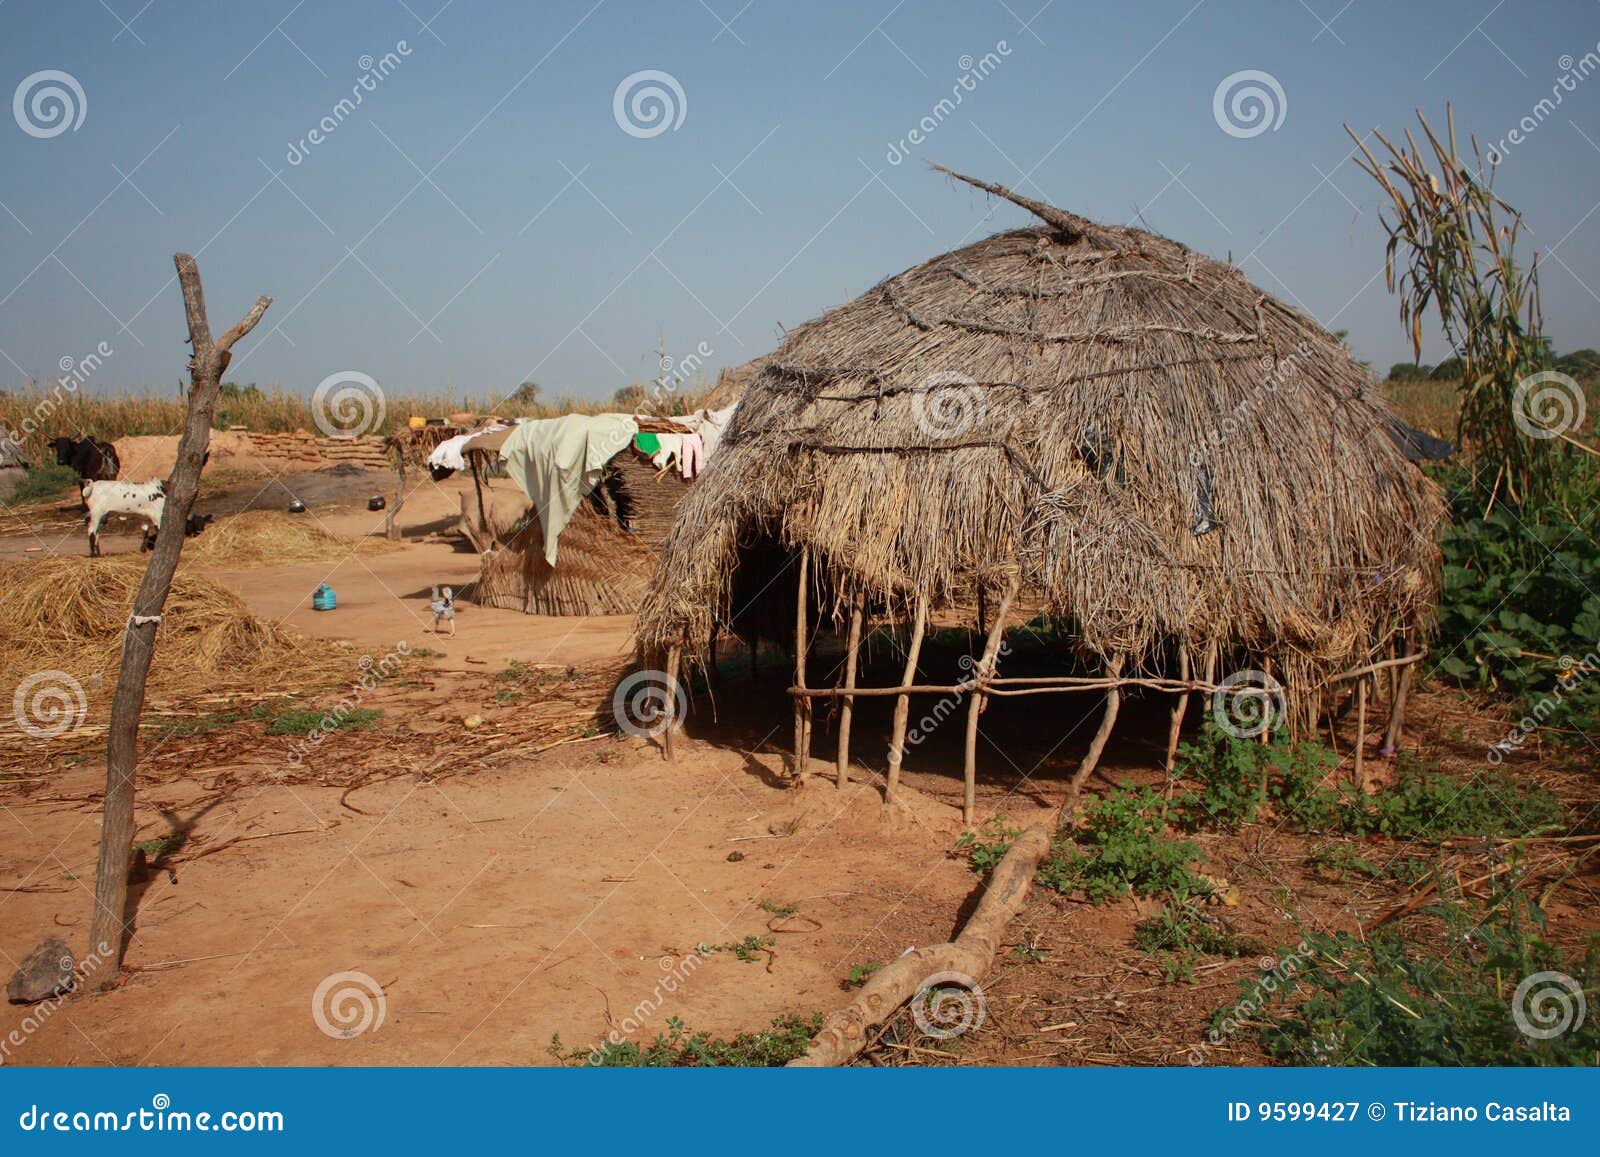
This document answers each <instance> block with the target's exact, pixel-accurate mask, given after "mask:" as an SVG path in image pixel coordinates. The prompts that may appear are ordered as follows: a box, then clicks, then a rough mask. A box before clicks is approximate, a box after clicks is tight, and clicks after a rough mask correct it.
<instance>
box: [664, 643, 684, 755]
mask: <svg viewBox="0 0 1600 1157" xmlns="http://www.w3.org/2000/svg"><path fill="white" fill-rule="evenodd" d="M680 656H681V652H680V651H679V650H678V648H677V647H672V648H670V649H668V651H667V687H666V693H667V705H666V713H667V729H666V730H665V731H663V732H662V733H661V746H662V749H663V750H664V752H665V753H666V757H667V762H668V763H677V762H678V751H677V748H676V746H675V745H674V743H673V737H672V733H673V732H675V731H676V730H678V665H679V662H680Z"/></svg>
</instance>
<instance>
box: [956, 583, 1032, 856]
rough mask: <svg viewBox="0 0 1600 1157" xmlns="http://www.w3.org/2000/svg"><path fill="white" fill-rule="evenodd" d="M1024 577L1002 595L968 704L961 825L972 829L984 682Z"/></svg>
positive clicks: (998, 652) (998, 651)
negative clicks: (1012, 603)
mask: <svg viewBox="0 0 1600 1157" xmlns="http://www.w3.org/2000/svg"><path fill="white" fill-rule="evenodd" d="M1021 582H1022V580H1021V579H1020V578H1014V579H1012V580H1011V585H1010V586H1008V587H1007V588H1006V593H1005V594H1004V595H1003V596H1001V599H1000V607H999V609H998V610H996V611H995V613H994V623H993V625H991V626H990V628H989V639H988V642H986V643H985V644H984V646H983V657H982V658H981V659H979V660H978V665H977V667H976V668H975V669H974V670H973V675H974V677H975V681H976V684H977V686H975V687H974V688H973V691H972V699H971V701H969V702H968V704H967V743H966V759H965V763H964V764H963V767H962V773H961V774H962V784H963V788H962V793H961V822H962V823H964V824H966V825H967V826H968V827H971V826H972V821H973V815H974V813H975V812H976V811H977V803H978V716H979V715H981V714H983V690H982V687H983V681H984V680H985V679H987V678H988V677H989V676H990V675H993V674H994V670H995V664H996V663H997V662H998V661H999V654H1000V638H1001V636H1002V635H1004V634H1005V630H1006V616H1007V615H1008V614H1010V612H1011V601H1012V600H1013V599H1015V598H1016V597H1017V588H1018V587H1019V586H1020V585H1021Z"/></svg>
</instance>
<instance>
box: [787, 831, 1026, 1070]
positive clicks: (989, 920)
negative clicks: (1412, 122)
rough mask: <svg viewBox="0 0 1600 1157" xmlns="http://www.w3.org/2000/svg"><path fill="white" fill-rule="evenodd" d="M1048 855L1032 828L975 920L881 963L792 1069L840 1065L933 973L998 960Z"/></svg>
mask: <svg viewBox="0 0 1600 1157" xmlns="http://www.w3.org/2000/svg"><path fill="white" fill-rule="evenodd" d="M1049 854H1050V836H1049V834H1048V833H1046V832H1045V830H1044V829H1043V828H1042V827H1032V828H1029V829H1028V830H1027V831H1025V832H1023V833H1022V834H1021V835H1020V836H1018V837H1017V839H1016V842H1015V843H1013V844H1012V845H1011V850H1010V851H1008V852H1007V853H1006V854H1005V857H1004V858H1003V859H1002V860H1001V861H1000V863H999V864H997V865H996V866H995V869H994V873H993V874H992V875H991V876H990V877H989V879H988V882H987V883H986V884H985V885H984V889H983V898H982V899H981V900H979V901H978V907H977V909H976V910H975V911H974V912H973V913H972V919H970V920H968V921H967V924H966V927H964V928H963V929H962V930H961V934H960V935H959V936H957V937H956V938H955V939H954V940H952V941H951V942H949V943H948V944H935V945H933V946H932V947H929V948H918V949H916V950H914V951H912V952H908V953H906V955H904V956H902V957H900V958H899V959H898V960H896V961H894V962H893V963H891V964H888V965H886V966H884V967H883V968H880V969H879V970H878V971H877V972H875V973H873V974H872V978H871V979H870V980H868V981H867V983H866V984H865V985H864V986H863V987H862V989H861V992H860V994H859V995H857V996H856V998H855V999H854V1000H852V1001H851V1002H850V1003H849V1004H847V1005H846V1006H845V1007H844V1008H842V1009H840V1010H839V1011H838V1012H836V1013H834V1014H833V1015H831V1016H830V1017H828V1019H827V1020H826V1021H825V1022H824V1023H823V1025H822V1031H820V1032H819V1033H817V1035H816V1036H815V1037H814V1038H812V1041H811V1045H810V1047H809V1048H807V1049H806V1052H805V1055H804V1056H802V1057H798V1058H797V1059H795V1060H792V1061H790V1062H789V1064H790V1066H791V1067H794V1068H817V1067H827V1066H832V1065H842V1064H845V1063H846V1062H847V1061H849V1060H850V1059H851V1058H852V1057H854V1056H855V1055H856V1054H857V1053H859V1052H860V1051H861V1050H862V1049H863V1048H865V1047H866V1044H867V1040H868V1036H867V1032H868V1030H869V1029H871V1028H872V1027H874V1026H875V1025H880V1024H882V1023H883V1022H884V1021H886V1020H888V1019H889V1018H890V1017H891V1016H893V1015H894V1013H895V1010H896V1009H898V1008H899V1007H900V1006H901V1005H903V1004H905V1002H906V1001H908V1000H910V999H911V998H912V997H914V996H916V994H917V993H918V992H919V991H920V990H921V988H922V986H923V984H925V983H926V982H927V981H928V980H929V979H930V978H931V977H933V976H936V975H938V974H939V973H944V972H959V973H962V974H964V975H966V976H970V977H972V978H973V980H974V981H976V980H978V979H979V978H981V977H982V976H983V974H984V973H985V972H987V971H988V970H989V966H990V965H991V964H992V963H993V962H994V954H995V953H996V952H997V951H999V948H1000V941H1001V938H1002V937H1003V936H1004V934H1005V930H1006V926H1007V925H1008V924H1010V923H1011V921H1012V919H1013V918H1014V917H1015V916H1016V914H1017V913H1018V912H1020V911H1021V910H1022V905H1023V903H1024V902H1025V901H1026V900H1027V898H1028V886H1029V885H1030V884H1032V883H1033V877H1034V875H1035V874H1036V873H1037V872H1038V871H1039V865H1040V863H1042V862H1043V860H1044V858H1045V857H1046V856H1047V855H1049Z"/></svg>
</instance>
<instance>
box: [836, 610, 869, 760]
mask: <svg viewBox="0 0 1600 1157" xmlns="http://www.w3.org/2000/svg"><path fill="white" fill-rule="evenodd" d="M866 606H867V596H866V595H865V594H864V593H863V594H857V595H856V596H855V597H854V598H853V599H851V600H850V634H849V638H848V640H847V642H846V643H845V656H844V688H843V690H844V695H843V696H842V697H841V702H840V705H839V758H838V760H837V767H836V773H835V779H837V781H838V784H839V790H840V791H843V790H844V789H845V788H846V787H847V786H849V783H850V722H851V716H852V714H853V713H854V712H853V708H854V705H855V695H854V694H853V692H854V691H855V689H856V666H857V664H858V662H859V661H860V652H861V620H862V619H863V618H864V617H865V615H866Z"/></svg>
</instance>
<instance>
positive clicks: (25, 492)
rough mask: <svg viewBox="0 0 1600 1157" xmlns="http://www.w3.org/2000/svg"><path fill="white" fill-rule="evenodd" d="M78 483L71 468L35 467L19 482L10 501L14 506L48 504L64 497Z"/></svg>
mask: <svg viewBox="0 0 1600 1157" xmlns="http://www.w3.org/2000/svg"><path fill="white" fill-rule="evenodd" d="M77 483H78V476H77V475H76V474H74V473H73V471H72V467H71V466H55V465H51V466H33V467H30V468H29V470H28V472H27V473H26V474H25V475H23V476H22V478H21V479H19V480H18V482H17V485H16V486H15V488H13V489H12V491H11V497H10V499H8V501H10V502H11V503H13V504H16V505H21V504H23V503H26V502H46V501H49V500H50V499H53V498H60V497H63V496H64V495H65V494H66V493H67V492H68V491H70V490H72V489H73V488H74V487H75V486H76V485H77Z"/></svg>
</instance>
